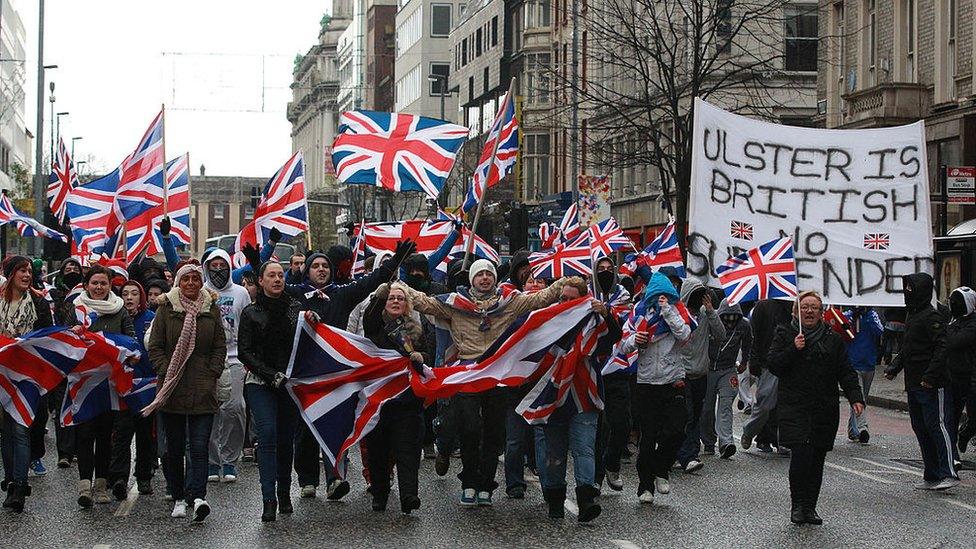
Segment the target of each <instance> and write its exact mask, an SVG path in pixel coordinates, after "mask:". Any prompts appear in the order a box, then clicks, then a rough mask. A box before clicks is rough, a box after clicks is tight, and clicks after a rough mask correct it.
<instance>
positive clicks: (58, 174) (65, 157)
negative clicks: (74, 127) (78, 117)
mask: <svg viewBox="0 0 976 549" xmlns="http://www.w3.org/2000/svg"><path fill="white" fill-rule="evenodd" d="M77 186H78V172H76V171H75V164H74V162H72V160H71V156H70V155H69V154H68V148H67V147H65V146H64V140H63V139H60V140H58V152H57V154H56V155H55V157H54V161H53V162H52V163H51V178H50V180H49V183H48V186H47V200H48V204H50V205H51V211H52V212H54V216H55V217H57V218H58V221H60V222H61V223H64V216H65V214H66V213H67V203H68V195H69V194H71V190H72V189H74V188H75V187H77Z"/></svg>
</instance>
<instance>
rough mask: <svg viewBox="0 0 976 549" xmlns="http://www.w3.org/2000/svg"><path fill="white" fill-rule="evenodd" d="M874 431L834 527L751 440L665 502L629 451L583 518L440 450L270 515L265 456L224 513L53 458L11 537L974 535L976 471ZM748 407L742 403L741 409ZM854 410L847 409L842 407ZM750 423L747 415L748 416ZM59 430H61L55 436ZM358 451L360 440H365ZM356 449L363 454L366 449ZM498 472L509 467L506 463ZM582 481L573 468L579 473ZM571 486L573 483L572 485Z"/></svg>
mask: <svg viewBox="0 0 976 549" xmlns="http://www.w3.org/2000/svg"><path fill="white" fill-rule="evenodd" d="M870 412H871V413H872V417H871V420H872V421H871V426H872V432H873V438H872V443H871V444H870V445H867V446H861V445H858V444H852V443H848V442H847V441H846V438H844V439H843V440H841V439H838V442H837V446H836V449H835V451H834V452H832V453H831V454H829V455H828V463H827V469H826V473H825V481H824V488H823V494H822V496H821V500H820V501H821V502H820V505H819V509H820V513H821V515H823V517H824V520H825V524H824V525H823V526H822V527H815V526H802V527H797V526H794V525H792V524H790V522H789V520H788V511H789V494H788V488H787V483H786V472H787V467H788V464H789V460H788V459H786V458H784V457H780V456H777V455H775V454H759V453H757V451H756V449H755V447H753V449H751V450H750V451H748V452H742V451H741V450H740V452H739V453H737V454H736V455H735V456H734V457H733V458H732V459H731V460H730V461H723V460H719V459H718V458H713V457H709V458H706V459H705V467H704V469H702V470H701V471H700V472H699V473H697V474H694V475H685V474H682V473H680V472H675V474H674V475H673V477H672V493H671V494H670V495H666V496H662V495H659V496H657V499H656V501H655V503H654V505H653V506H646V505H645V506H639V505H638V503H637V497H636V494H635V493H634V488H635V487H636V473H635V471H634V468H633V465H632V464H628V465H625V470H624V475H623V477H624V478H625V488H624V491H623V492H619V493H614V492H609V491H607V490H605V491H604V495H603V497H602V498H601V503H602V505H603V509H604V511H603V515H602V516H600V517H599V518H598V519H597V520H596V521H595V522H594V523H593V524H591V525H587V526H580V525H578V524H577V522H576V520H575V516H574V514H573V513H574V511H575V505H574V504H573V503H571V502H567V513H566V518H565V519H564V520H562V521H551V520H549V519H548V518H546V513H545V508H544V504H543V502H542V498H541V494H540V491H539V488H538V484H535V485H533V486H530V489H529V492H528V494H527V496H526V499H525V500H521V501H517V500H508V499H506V498H505V497H504V496H503V495H501V491H499V492H496V497H495V505H494V507H492V508H479V509H462V508H460V507H458V505H457V502H456V499H457V495H458V491H459V484H458V481H457V480H456V479H455V478H454V476H453V475H454V474H456V473H457V471H458V468H459V467H460V463H459V461H458V460H454V462H453V464H452V473H451V475H449V476H448V477H445V478H439V477H437V476H436V475H435V474H434V472H433V461H431V460H426V461H424V463H423V464H422V469H421V494H420V496H421V499H422V501H423V504H422V507H421V509H420V511H419V512H416V513H415V514H414V515H412V516H403V515H402V514H400V512H399V508H398V505H397V503H396V499H395V494H396V492H395V491H394V494H393V497H391V501H390V506H389V508H388V510H387V511H386V512H385V513H382V514H380V513H374V512H372V511H371V510H370V498H369V496H368V494H366V493H365V491H364V484H363V482H362V478H361V477H360V476H359V474H358V472H359V470H360V469H359V466H358V464H357V465H354V466H353V467H352V468H351V470H352V471H354V478H353V479H352V481H353V490H352V492H351V493H350V495H348V496H346V498H345V500H344V501H342V502H338V503H334V502H329V501H327V500H326V499H325V497H324V489H323V490H320V494H319V497H318V498H317V499H315V500H307V499H306V500H303V499H298V497H297V491H298V490H297V486H296V487H293V490H292V493H293V494H294V496H293V497H294V498H295V499H294V502H295V513H294V514H293V515H292V516H279V519H278V521H277V522H275V523H270V524H262V523H261V522H260V520H259V516H260V511H261V509H260V496H259V489H258V484H257V480H258V478H257V467H256V466H255V465H254V464H245V465H243V466H242V468H241V471H240V472H241V477H240V479H239V480H238V482H237V483H234V484H210V488H209V489H210V491H209V494H208V500H209V501H210V503H211V505H212V506H213V509H214V511H213V513H212V514H211V515H210V517H209V518H208V519H207V521H206V522H205V523H203V524H199V525H194V524H191V523H190V522H189V521H188V520H177V519H172V518H170V517H169V512H170V509H171V504H170V503H167V502H164V501H162V499H161V495H162V491H163V490H162V481H161V476H157V478H156V480H155V482H154V486H155V488H156V491H157V494H156V495H153V496H136V495H135V489H134V487H133V490H132V491H131V492H130V493H131V494H133V495H132V496H130V499H129V500H128V501H126V502H123V503H121V504H119V503H114V502H113V503H112V504H109V505H101V506H97V507H96V508H95V509H94V510H91V511H81V510H79V509H78V507H77V506H76V504H75V481H76V469H74V468H72V469H68V470H59V469H55V468H53V460H52V459H50V457H49V458H48V460H47V461H48V463H49V465H50V466H51V470H50V472H49V473H48V475H47V476H45V477H43V478H32V483H33V485H34V493H35V495H34V496H33V497H31V498H29V499H28V508H27V512H25V513H23V514H21V515H16V514H13V513H9V512H6V511H5V512H4V513H3V514H2V517H3V519H2V521H3V524H4V528H3V530H4V536H5V537H4V545H7V546H27V545H28V544H29V545H30V546H34V547H46V546H50V547H100V548H105V547H148V546H153V547H186V546H187V544H193V545H194V546H198V547H244V546H271V545H278V546H322V547H330V546H344V547H391V546H397V547H458V546H470V547H515V546H518V547H620V548H632V547H714V546H731V547H743V546H749V547H799V546H805V547H852V546H857V547H972V546H973V543H974V539H976V520H974V519H976V482H974V473H972V472H968V471H966V472H963V473H962V478H963V485H962V486H960V487H958V488H955V489H953V490H951V491H949V492H948V493H934V492H920V491H916V490H913V489H912V484H913V483H914V482H917V481H919V480H920V478H921V471H920V469H919V468H918V467H919V466H918V464H917V463H916V461H915V460H917V459H918V458H919V454H918V449H917V447H916V446H915V443H914V438H913V436H912V433H911V428H910V426H909V423H908V416H907V414H904V413H902V412H897V411H891V410H882V409H878V408H872V409H871V410H870ZM742 417H743V416H741V414H737V419H736V421H737V422H738V421H739V420H740V419H741V418H742ZM842 417H843V418H845V419H846V411H844V410H842ZM737 430H738V426H737ZM52 442H53V441H52ZM357 454H358V453H357ZM357 457H358V455H357ZM499 479H501V470H500V469H499ZM570 482H572V481H570ZM570 492H572V490H570Z"/></svg>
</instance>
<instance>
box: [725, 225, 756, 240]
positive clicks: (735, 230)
mask: <svg viewBox="0 0 976 549" xmlns="http://www.w3.org/2000/svg"><path fill="white" fill-rule="evenodd" d="M729 233H730V234H731V235H732V238H738V239H741V240H752V223H744V222H742V221H733V222H732V225H731V227H730V228H729Z"/></svg>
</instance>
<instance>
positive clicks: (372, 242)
mask: <svg viewBox="0 0 976 549" xmlns="http://www.w3.org/2000/svg"><path fill="white" fill-rule="evenodd" d="M444 215H445V216H446V217H450V216H449V215H448V214H444ZM453 228H454V224H453V221H450V220H444V221H430V220H424V219H411V220H408V221H400V222H393V223H367V224H366V225H365V229H360V230H361V231H362V235H363V246H364V247H365V249H368V250H370V251H372V252H373V253H377V252H380V251H389V252H392V251H394V250H395V249H396V244H397V242H400V241H401V240H406V239H408V238H409V239H410V240H413V241H414V243H416V245H417V253H419V254H424V255H430V254H432V253H434V252H435V251H437V249H438V248H440V246H441V244H442V243H443V242H444V239H445V238H447V236H448V235H449V234H450V233H451V231H452V230H453ZM468 238H474V252H473V253H474V255H475V256H477V257H482V258H485V259H488V260H491V261H493V262H494V263H495V264H496V265H497V264H498V260H499V255H498V252H497V251H495V249H494V248H492V247H491V245H490V244H488V243H487V242H486V241H485V240H484V239H483V238H481V237H480V236H478V235H476V234H473V233H472V232H471V230H470V229H468V228H467V227H464V228H463V229H462V230H461V238H459V239H458V240H457V242H455V244H454V246H453V247H452V248H451V251H450V252H448V257H446V258H444V261H442V262H441V264H440V265H438V266H437V270H438V271H440V272H442V273H446V272H447V264H448V263H449V262H450V258H452V257H458V256H461V255H464V250H465V248H464V246H465V243H466V242H467V239H468Z"/></svg>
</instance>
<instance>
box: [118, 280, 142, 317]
mask: <svg viewBox="0 0 976 549" xmlns="http://www.w3.org/2000/svg"><path fill="white" fill-rule="evenodd" d="M139 298H140V295H139V288H136V287H135V286H123V287H122V302H123V303H124V304H125V310H127V311H129V312H130V313H134V312H136V311H138V310H139V301H140V299H139Z"/></svg>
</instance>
